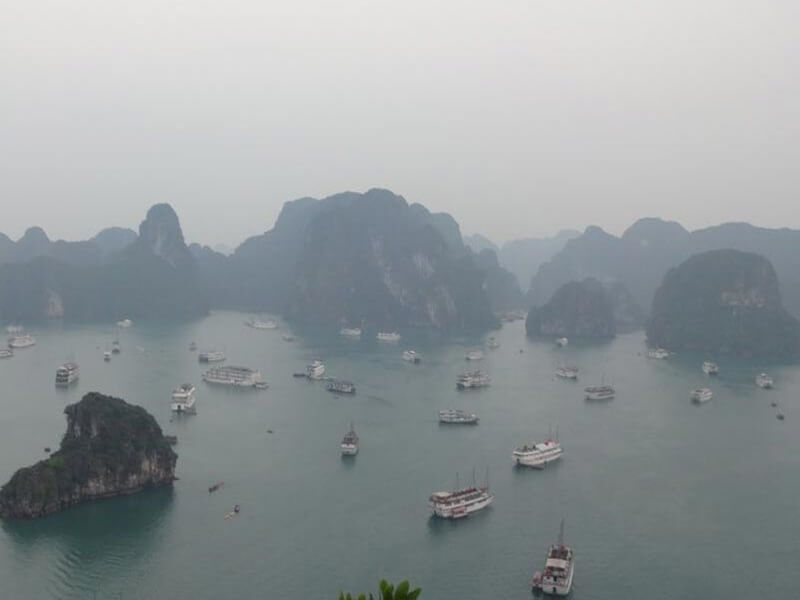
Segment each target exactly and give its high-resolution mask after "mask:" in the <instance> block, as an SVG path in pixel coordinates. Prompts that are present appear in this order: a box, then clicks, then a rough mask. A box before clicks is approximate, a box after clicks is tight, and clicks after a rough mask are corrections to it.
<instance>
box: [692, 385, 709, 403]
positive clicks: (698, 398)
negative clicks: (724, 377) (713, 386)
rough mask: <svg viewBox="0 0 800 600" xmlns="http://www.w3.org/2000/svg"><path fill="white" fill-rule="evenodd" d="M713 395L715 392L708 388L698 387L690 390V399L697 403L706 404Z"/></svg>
mask: <svg viewBox="0 0 800 600" xmlns="http://www.w3.org/2000/svg"><path fill="white" fill-rule="evenodd" d="M713 396H714V393H713V392H712V391H711V390H710V389H708V388H697V389H694V390H692V391H691V392H689V399H690V400H691V401H692V402H694V403H695V404H704V403H706V402H708V401H709V400H711V398H712V397H713Z"/></svg>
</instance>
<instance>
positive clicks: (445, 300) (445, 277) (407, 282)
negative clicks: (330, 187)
mask: <svg viewBox="0 0 800 600" xmlns="http://www.w3.org/2000/svg"><path fill="white" fill-rule="evenodd" d="M294 276H295V278H294V282H293V287H292V291H291V293H290V295H289V302H288V308H287V316H288V317H289V318H290V319H294V320H297V321H303V322H308V323H321V324H337V323H345V322H346V323H358V324H361V325H363V326H365V327H368V328H370V327H371V328H376V329H386V328H397V327H405V326H412V327H434V328H438V329H469V328H484V327H488V326H490V325H492V324H493V323H494V318H493V316H492V313H491V307H490V303H489V299H488V297H487V295H486V293H485V291H484V290H483V287H482V286H483V281H484V273H483V272H482V270H481V269H479V268H478V267H477V265H476V264H475V262H474V260H473V257H472V256H471V253H470V252H469V250H468V249H467V248H466V247H465V246H464V245H463V242H462V241H461V236H460V233H459V231H458V225H457V224H456V223H455V221H453V219H452V218H451V217H449V216H447V215H432V214H431V213H429V212H428V211H427V209H425V208H424V207H422V206H421V205H412V206H409V205H408V204H407V203H406V201H405V200H404V199H403V198H402V197H400V196H397V195H395V194H392V193H391V192H388V191H386V190H370V192H368V193H366V194H345V195H341V196H333V197H331V198H329V199H326V200H324V201H322V205H321V206H320V207H319V209H318V212H317V214H316V215H315V216H314V217H313V218H312V219H311V220H310V221H309V222H308V224H307V227H306V230H305V237H304V243H303V246H302V249H301V252H300V255H299V258H298V261H297V266H296V269H295V272H294Z"/></svg>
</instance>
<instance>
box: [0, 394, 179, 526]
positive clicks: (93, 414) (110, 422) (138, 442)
mask: <svg viewBox="0 0 800 600" xmlns="http://www.w3.org/2000/svg"><path fill="white" fill-rule="evenodd" d="M64 413H65V414H66V415H67V431H66V433H65V434H64V437H63V439H62V440H61V447H60V449H59V450H58V451H56V452H54V453H53V454H52V455H51V456H50V457H49V458H47V459H45V460H42V461H39V462H38V463H36V464H35V465H33V466H30V467H25V468H22V469H20V470H18V471H17V472H16V473H14V475H13V476H12V477H11V479H10V480H9V481H8V483H6V484H5V485H4V486H3V487H2V489H0V518H4V519H31V518H36V517H43V516H45V515H49V514H52V513H55V512H58V511H61V510H64V509H66V508H69V507H70V506H73V505H75V504H80V503H82V502H87V501H90V500H99V499H102V498H112V497H114V496H121V495H126V494H133V493H136V492H139V491H141V490H143V489H144V488H147V487H156V486H163V485H171V484H172V482H173V480H174V479H175V463H176V461H177V458H178V455H177V454H175V452H174V451H173V450H172V448H171V447H170V445H169V443H168V442H167V440H166V439H165V437H164V435H163V433H162V431H161V427H159V425H158V423H157V422H156V420H155V419H154V418H153V416H152V415H150V414H149V413H148V412H147V411H146V410H145V409H144V408H142V407H140V406H133V405H131V404H128V403H127V402H125V401H124V400H120V399H119V398H112V397H110V396H104V395H102V394H99V393H97V392H92V393H89V394H86V395H85V396H84V397H83V399H82V400H81V401H80V402H78V403H76V404H71V405H69V406H67V408H66V409H64Z"/></svg>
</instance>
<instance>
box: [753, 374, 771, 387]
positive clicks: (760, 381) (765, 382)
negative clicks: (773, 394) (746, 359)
mask: <svg viewBox="0 0 800 600" xmlns="http://www.w3.org/2000/svg"><path fill="white" fill-rule="evenodd" d="M756 385H757V386H758V387H760V388H761V389H764V390H771V389H772V387H773V386H774V383H773V381H772V377H770V376H769V375H767V374H766V373H759V375H758V376H756Z"/></svg>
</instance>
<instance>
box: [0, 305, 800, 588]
mask: <svg viewBox="0 0 800 600" xmlns="http://www.w3.org/2000/svg"><path fill="white" fill-rule="evenodd" d="M244 318H245V316H244V315H241V314H237V313H224V312H223V313H215V314H213V315H211V316H209V317H208V318H206V319H204V320H202V321H198V322H196V323H192V324H188V325H180V326H178V325H159V326H156V325H148V324H146V323H137V324H136V325H135V326H134V328H132V329H130V330H127V331H124V332H123V333H122V335H121V341H122V346H123V352H122V354H121V355H119V356H115V357H114V359H113V361H112V362H111V363H110V364H106V363H104V362H103V359H102V351H103V349H105V348H106V347H107V346H109V345H110V342H111V340H112V336H113V332H112V329H111V327H99V326H95V327H88V326H80V327H67V326H65V327H63V328H60V327H57V326H53V325H51V326H48V327H46V328H45V327H41V328H38V329H36V330H35V331H34V333H35V334H36V335H37V337H38V341H39V343H38V345H37V346H36V347H35V348H31V349H28V350H20V351H18V352H17V355H16V356H15V357H14V358H13V359H11V360H7V361H0V480H2V481H6V480H7V479H8V478H9V477H10V476H11V474H12V473H13V472H14V470H15V469H16V468H18V467H20V466H23V465H27V464H30V463H32V462H34V461H36V460H38V459H40V458H42V457H43V456H44V451H43V449H44V447H45V446H51V447H54V448H55V447H57V446H58V443H59V440H60V437H61V435H62V433H63V431H64V428H65V420H64V416H63V414H62V411H63V408H64V407H65V406H66V405H67V404H69V403H72V402H76V401H77V400H79V399H80V397H81V396H82V395H83V394H84V393H86V392H88V391H92V390H98V391H102V392H105V393H108V394H113V395H117V396H120V397H122V398H124V399H126V400H128V401H129V402H133V403H136V404H140V405H142V406H144V407H146V408H147V409H148V410H149V411H150V412H151V413H152V414H153V415H154V416H155V417H156V418H157V419H158V421H159V422H160V423H161V425H162V427H163V428H164V430H165V431H166V432H168V433H175V434H177V435H178V438H179V444H178V446H177V451H178V453H179V455H180V458H179V460H178V475H179V476H180V481H178V482H176V484H175V486H174V489H172V490H157V491H153V492H146V493H143V494H139V495H136V496H133V497H128V498H122V499H115V500H111V501H105V502H98V503H93V504H88V505H84V506H81V507H77V508H74V509H72V510H69V511H67V512H64V513H61V514H59V515H55V516H52V517H48V518H46V519H41V520H37V521H32V522H5V523H3V524H2V527H0V587H1V588H2V597H4V598H15V599H39V598H59V599H61V598H75V599H77V598H93V597H96V598H112V599H113V598H176V599H179V598H193V599H197V598H268V597H272V598H313V599H320V600H322V599H328V598H334V597H335V596H336V594H337V593H338V591H339V590H340V589H344V590H350V591H366V590H374V589H375V587H376V584H377V581H378V579H379V578H382V577H385V578H388V579H390V580H399V579H401V578H410V579H411V580H412V582H413V583H414V584H416V585H419V586H421V587H422V588H423V598H427V599H433V600H448V599H456V598H458V599H462V598H506V599H509V598H511V599H513V598H520V599H524V598H528V597H529V596H530V591H529V587H528V581H529V579H530V577H531V575H532V573H533V571H534V570H537V569H539V568H540V567H541V565H542V562H543V560H544V555H545V552H546V549H547V546H548V544H550V543H552V542H553V541H555V539H556V537H557V535H558V525H559V521H560V520H561V518H562V517H564V518H565V519H566V541H567V542H568V543H569V544H571V545H572V546H573V547H574V549H575V552H576V566H577V572H576V580H575V581H576V583H575V590H574V593H573V597H574V598H575V599H576V600H577V599H582V600H586V599H612V598H613V599H623V598H624V599H629V598H634V597H637V598H648V599H658V598H708V599H722V598H725V599H728V598H734V597H740V596H741V595H743V594H747V595H750V594H751V593H754V592H757V594H758V596H759V597H769V598H790V597H797V595H798V591H799V590H800V584H798V581H797V573H796V567H797V565H798V561H800V501H799V499H800V435H799V434H800V398H799V397H798V396H799V395H800V368H798V367H796V366H788V365H766V364H756V363H748V362H741V361H733V360H722V359H720V360H719V361H718V362H719V363H720V367H721V370H722V372H721V375H720V376H719V378H717V379H714V380H711V383H710V386H711V387H712V389H713V390H714V394H715V395H714V399H713V400H712V401H711V402H710V403H709V404H707V405H704V406H693V405H691V404H690V403H689V401H688V392H689V391H690V389H691V388H693V387H696V386H698V385H700V384H702V383H705V382H706V381H707V380H706V379H705V378H704V376H703V375H702V373H701V372H700V363H701V362H702V359H703V357H701V356H680V357H674V358H672V359H671V360H669V361H654V360H647V359H645V358H644V357H643V356H642V355H641V353H642V352H643V349H644V348H643V335H642V334H641V333H635V334H631V335H624V336H620V337H618V338H617V339H616V340H614V341H612V342H610V343H605V344H596V345H577V344H574V343H573V344H571V345H570V346H569V347H567V348H565V349H557V348H555V347H554V346H553V345H551V344H549V343H538V342H531V341H528V340H526V339H525V336H524V329H523V325H522V323H514V324H511V325H507V326H506V327H505V328H504V329H503V330H502V331H499V332H496V334H495V335H496V336H497V338H498V340H499V341H500V342H501V344H502V346H501V347H500V348H499V349H497V350H494V351H488V350H487V351H486V358H485V360H484V361H483V363H482V364H480V367H481V368H482V369H485V370H487V371H489V372H490V373H491V375H492V377H493V385H492V386H491V387H490V388H488V389H486V390H483V391H477V392H467V393H459V392H457V391H456V390H455V377H456V375H457V374H458V373H459V372H461V371H463V370H464V369H465V368H467V367H468V366H474V365H468V364H467V363H466V361H465V360H464V353H465V351H466V350H467V349H469V348H472V347H474V346H475V345H477V344H480V343H482V342H483V341H484V340H483V339H481V338H465V339H461V340H455V341H450V342H447V343H434V342H431V341H425V340H421V339H417V340H412V339H404V340H403V341H402V342H401V343H400V344H399V345H379V344H378V343H377V342H374V341H373V340H367V339H364V340H362V341H349V340H344V339H339V338H338V336H337V337H325V338H322V337H317V338H315V337H310V336H308V335H298V336H297V340H296V341H295V342H292V343H287V342H284V341H282V340H281V334H282V333H285V332H286V331H287V326H286V325H284V324H282V326H281V329H279V330H277V331H255V330H251V329H248V328H245V327H243V325H242V322H243V320H244ZM193 340H196V341H197V343H198V345H199V346H200V348H201V349H202V348H210V347H217V348H221V349H223V350H225V351H226V352H227V354H228V356H229V359H230V360H229V363H230V364H244V365H247V366H252V367H257V368H259V369H261V371H262V372H263V373H264V375H265V377H266V379H267V380H268V382H269V383H270V389H269V390H267V391H262V392H256V391H252V392H251V391H238V392H234V391H229V390H224V389H219V388H212V387H208V386H206V385H204V384H202V383H201V381H200V374H201V372H202V369H201V366H200V365H199V364H198V363H197V357H196V354H193V353H190V352H189V351H188V345H189V343H190V342H191V341H193ZM406 347H415V348H416V349H417V350H418V351H419V352H421V353H422V355H423V357H424V362H423V363H422V364H421V365H419V366H412V365H409V364H406V363H405V362H403V361H402V360H401V358H400V354H401V351H402V349H403V348H406ZM520 350H523V352H520ZM317 357H319V358H322V359H323V360H324V361H325V362H326V364H327V366H328V372H329V374H332V375H335V376H339V377H342V378H347V379H352V380H353V381H354V382H356V383H357V385H358V394H357V395H356V396H354V397H337V396H334V395H332V394H330V393H329V392H326V391H325V389H324V387H323V386H322V385H321V384H317V383H312V382H309V381H305V380H296V379H293V378H292V376H291V374H292V373H293V372H295V371H300V370H302V369H303V366H304V365H305V364H306V363H307V362H309V361H310V360H311V359H313V358H317ZM68 359H74V360H77V361H78V362H79V363H80V366H81V379H80V382H79V383H78V384H77V385H76V386H74V387H73V388H71V389H70V390H68V391H60V390H57V389H55V388H54V385H53V377H54V373H55V369H56V367H57V366H58V365H59V364H60V363H61V362H64V361H65V360H68ZM565 362H569V363H574V364H576V365H578V366H579V367H580V369H581V381H580V383H578V384H574V383H568V382H563V381H559V380H556V379H555V378H554V377H553V370H554V369H555V368H556V367H557V366H559V365H560V364H563V363H565ZM764 369H769V371H770V372H771V374H772V375H773V376H774V377H775V380H776V386H777V389H775V390H772V391H764V390H759V389H756V388H755V386H754V385H753V379H754V377H755V375H756V374H757V373H758V372H760V371H761V370H764ZM603 377H605V379H606V381H609V382H612V381H613V383H614V385H615V386H616V388H617V391H618V396H617V398H616V399H615V400H613V401H611V402H607V403H594V404H593V403H587V402H586V401H584V399H583V396H582V393H581V391H582V388H583V386H584V385H589V384H591V383H595V382H597V383H599V382H600V380H601V379H602V378H603ZM184 381H190V382H193V383H195V384H196V385H197V386H198V405H197V406H198V414H197V415H195V416H186V417H183V418H173V417H172V416H171V414H170V411H169V396H170V391H171V390H172V388H174V387H175V386H177V385H178V384H180V383H182V382H184ZM771 401H777V402H779V403H780V405H781V407H782V409H783V411H784V412H785V413H786V420H785V421H784V422H780V421H778V420H776V418H775V409H774V408H771V407H770V402H771ZM447 407H454V408H465V409H469V410H473V411H475V412H477V413H479V415H480V417H481V423H480V425H479V426H478V427H442V426H440V425H439V424H438V423H437V419H436V413H437V411H438V410H439V409H442V408H447ZM351 420H352V421H354V422H355V425H356V429H357V431H358V433H359V435H360V438H361V452H360V454H359V455H358V456H357V457H356V458H355V460H343V459H342V458H341V457H340V455H339V448H338V444H339V441H340V440H341V437H342V435H343V434H344V433H345V432H346V430H347V428H348V425H349V422H350V421H351ZM550 428H552V429H553V431H555V429H556V428H558V431H559V436H560V440H561V442H562V444H563V445H564V447H565V455H564V458H563V459H562V460H561V461H560V463H557V464H555V465H553V466H551V467H550V468H548V469H546V470H544V471H528V470H519V469H515V468H514V467H513V466H512V463H511V459H510V453H511V451H512V450H513V448H514V447H515V446H516V445H519V444H521V443H523V442H526V441H531V440H540V439H542V438H544V437H546V436H547V433H548V429H550ZM268 429H272V430H273V433H272V434H270V433H268V432H267V430H268ZM487 468H488V471H489V478H490V484H491V487H492V488H493V490H494V492H495V494H496V499H495V503H494V505H493V506H492V507H491V508H490V509H488V510H486V511H483V512H482V513H479V514H477V515H475V516H474V517H471V518H469V519H467V520H465V521H462V522H457V523H450V522H440V521H435V520H431V519H430V518H429V510H428V507H427V497H428V495H429V494H430V493H431V492H433V491H436V490H440V489H449V488H451V487H453V486H454V485H455V479H456V473H459V474H460V480H461V482H462V483H463V482H466V481H471V479H472V472H473V469H475V470H476V471H477V478H478V480H479V482H481V481H482V480H483V479H484V477H485V473H486V470H487ZM217 481H224V482H225V486H224V488H223V489H221V490H220V491H218V492H217V493H214V494H209V493H208V491H207V488H208V486H209V485H210V484H212V483H214V482H217ZM236 503H239V504H241V506H242V512H241V515H240V516H239V517H238V518H234V519H228V520H225V519H224V518H223V517H224V515H225V514H226V513H227V512H228V511H229V510H231V507H232V506H233V505H234V504H236Z"/></svg>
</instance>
